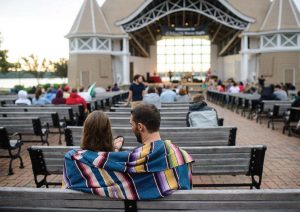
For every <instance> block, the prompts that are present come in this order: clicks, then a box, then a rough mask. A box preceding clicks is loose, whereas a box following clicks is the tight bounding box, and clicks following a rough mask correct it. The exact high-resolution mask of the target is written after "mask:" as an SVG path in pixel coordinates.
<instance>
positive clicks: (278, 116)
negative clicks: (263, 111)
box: [267, 103, 291, 130]
mask: <svg viewBox="0 0 300 212" xmlns="http://www.w3.org/2000/svg"><path fill="white" fill-rule="evenodd" d="M290 108H291V104H284V103H282V104H280V103H279V104H275V105H274V106H273V110H272V111H269V112H268V115H267V116H268V128H270V125H272V130H274V129H275V127H274V123H275V122H284V118H285V117H286V116H287V112H288V110H289V109H290Z"/></svg>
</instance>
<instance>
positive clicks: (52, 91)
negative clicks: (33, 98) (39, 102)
mask: <svg viewBox="0 0 300 212" xmlns="http://www.w3.org/2000/svg"><path fill="white" fill-rule="evenodd" d="M55 96H56V90H55V89H54V88H53V87H49V88H48V89H47V92H46V94H45V98H46V99H48V100H49V102H52V99H54V98H55Z"/></svg>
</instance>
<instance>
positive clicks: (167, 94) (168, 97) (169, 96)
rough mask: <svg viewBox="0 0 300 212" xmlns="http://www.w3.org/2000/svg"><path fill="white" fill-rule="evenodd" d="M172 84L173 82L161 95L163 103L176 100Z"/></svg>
mask: <svg viewBox="0 0 300 212" xmlns="http://www.w3.org/2000/svg"><path fill="white" fill-rule="evenodd" d="M171 88H172V86H171V84H167V85H166V90H165V91H163V92H162V94H161V95H160V101H161V103H169V102H175V100H176V93H175V92H174V91H173V90H171Z"/></svg>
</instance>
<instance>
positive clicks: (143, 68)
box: [129, 46, 157, 77]
mask: <svg viewBox="0 0 300 212" xmlns="http://www.w3.org/2000/svg"><path fill="white" fill-rule="evenodd" d="M129 61H130V62H133V67H134V75H135V74H142V75H144V77H146V74H147V72H149V73H150V75H152V74H153V72H154V71H156V70H157V62H156V61H157V58H156V46H150V57H149V58H146V57H133V56H131V57H130V58H129Z"/></svg>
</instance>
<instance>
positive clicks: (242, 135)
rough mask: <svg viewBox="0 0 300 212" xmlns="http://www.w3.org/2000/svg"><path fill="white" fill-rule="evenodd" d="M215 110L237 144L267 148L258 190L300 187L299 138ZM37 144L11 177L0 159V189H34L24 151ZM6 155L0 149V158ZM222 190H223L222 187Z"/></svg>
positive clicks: (221, 178) (52, 142)
mask: <svg viewBox="0 0 300 212" xmlns="http://www.w3.org/2000/svg"><path fill="white" fill-rule="evenodd" d="M211 106H213V107H215V108H216V109H217V111H218V115H219V116H220V117H223V118H224V120H225V121H224V125H225V126H237V127H238V131H237V145H247V144H248V145H249V144H264V145H266V146H267V151H266V158H265V164H264V174H263V179H262V186H261V187H262V188H263V189H266V188H300V139H299V138H296V137H288V136H287V135H283V134H282V133H281V129H282V125H280V124H276V125H275V126H276V129H275V130H274V131H273V130H271V129H268V128H267V125H266V122H263V124H262V125H260V124H257V123H256V122H255V121H254V120H248V119H246V118H244V117H241V116H240V115H238V114H235V113H233V112H231V111H229V110H227V109H224V108H221V107H219V106H217V105H211ZM49 140H50V145H52V146H53V145H58V136H57V135H54V134H52V135H50V138H49ZM31 145H40V143H25V144H24V145H23V148H22V153H21V155H22V157H23V159H24V163H25V168H24V169H19V168H18V165H19V162H18V161H17V160H15V161H14V162H13V169H14V173H15V174H14V175H12V176H6V173H7V169H8V162H9V160H8V159H0V186H19V187H35V183H34V180H33V175H32V169H31V163H30V159H29V155H28V152H27V148H28V147H29V146H31ZM4 154H7V153H6V151H4V150H0V155H4ZM244 178H245V177H234V176H214V177H211V176H205V177H195V178H194V181H195V182H199V181H200V182H201V181H204V182H205V183H210V182H215V183H222V182H225V181H226V182H228V181H229V182H235V183H236V182H238V181H244V180H245V179H244ZM60 179H61V176H50V177H49V180H50V181H52V180H55V181H59V180H60ZM222 189H223V188H222Z"/></svg>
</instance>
